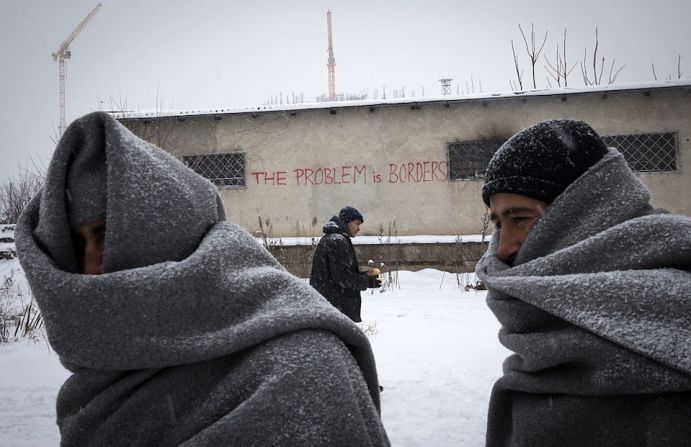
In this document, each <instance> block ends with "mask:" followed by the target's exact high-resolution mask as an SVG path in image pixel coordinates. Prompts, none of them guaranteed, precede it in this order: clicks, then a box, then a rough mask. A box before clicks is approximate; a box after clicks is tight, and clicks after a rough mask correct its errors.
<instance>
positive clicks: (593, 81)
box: [581, 27, 626, 85]
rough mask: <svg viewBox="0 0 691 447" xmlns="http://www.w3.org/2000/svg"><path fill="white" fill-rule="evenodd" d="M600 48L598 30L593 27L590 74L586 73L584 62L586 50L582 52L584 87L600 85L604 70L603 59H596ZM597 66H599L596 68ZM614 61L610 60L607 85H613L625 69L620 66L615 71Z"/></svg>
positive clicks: (586, 56) (586, 55)
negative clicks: (593, 44) (593, 41)
mask: <svg viewBox="0 0 691 447" xmlns="http://www.w3.org/2000/svg"><path fill="white" fill-rule="evenodd" d="M599 46H600V36H599V31H598V28H597V27H595V48H594V50H593V66H592V70H593V72H592V74H591V73H589V72H588V66H587V63H586V60H588V49H587V48H586V49H585V50H583V61H581V74H582V75H583V83H584V84H585V85H601V84H602V75H603V73H604V70H605V57H604V56H602V59H598V55H597V50H598V48H599ZM598 64H599V66H598ZM615 64H616V59H612V64H611V66H610V69H609V76H608V79H607V85H611V84H614V83H615V82H616V80H617V77H618V76H619V73H621V71H622V70H623V69H624V68H625V67H626V65H622V66H620V67H619V68H617V69H616V70H615Z"/></svg>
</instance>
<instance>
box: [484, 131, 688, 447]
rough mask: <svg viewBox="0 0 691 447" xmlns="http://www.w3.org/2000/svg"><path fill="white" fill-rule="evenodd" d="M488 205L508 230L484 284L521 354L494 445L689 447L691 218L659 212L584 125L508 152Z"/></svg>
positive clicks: (487, 261)
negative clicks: (685, 446) (687, 446)
mask: <svg viewBox="0 0 691 447" xmlns="http://www.w3.org/2000/svg"><path fill="white" fill-rule="evenodd" d="M482 198H483V200H484V202H485V203H486V204H487V205H488V206H489V207H490V211H491V217H492V220H493V222H494V224H495V225H496V231H495V233H494V236H493V238H492V241H491V243H490V246H489V248H488V250H487V253H486V254H485V255H484V257H483V258H482V259H481V260H480V262H479V263H478V266H477V274H478V276H479V278H480V279H481V280H482V281H483V282H484V283H485V284H486V285H487V288H488V290H489V293H488V295H487V302H488V304H489V307H490V308H491V309H492V311H493V312H494V314H495V315H496V316H497V318H498V319H499V321H500V323H501V324H502V329H501V331H500V333H499V339H500V341H501V342H502V343H503V344H504V345H505V346H506V347H508V348H509V349H510V350H512V351H513V352H514V354H513V355H511V356H510V357H509V358H507V359H506V361H505V362H504V375H503V376H502V377H501V378H500V379H499V380H498V381H497V382H496V384H495V386H494V388H493V390H492V396H491V400H490V405H489V415H488V423H487V445H488V446H490V447H494V446H562V447H564V446H643V445H645V446H682V445H689V441H690V440H691V424H689V421H691V293H689V290H691V272H690V271H691V219H689V218H688V217H684V216H675V215H670V214H667V213H665V212H663V211H661V210H654V209H653V208H652V207H651V205H650V194H649V192H648V190H647V189H646V187H645V186H644V185H643V184H642V183H641V182H640V181H639V180H638V179H637V178H636V177H635V176H634V175H633V174H632V172H631V170H630V169H629V168H628V166H627V164H626V162H625V160H624V157H623V156H622V155H621V154H620V153H619V152H618V151H617V150H615V149H612V148H610V149H608V148H607V147H606V146H605V144H604V143H603V141H602V140H601V139H600V137H599V136H598V135H597V133H596V132H595V131H594V130H593V129H592V128H591V127H590V126H589V125H587V124H585V123H583V122H579V121H571V120H557V121H547V122H543V123H539V124H537V125H535V126H533V127H530V128H528V129H525V130H523V131H521V132H519V133H518V134H516V135H514V136H513V137H512V138H511V139H509V140H508V141H507V142H506V143H504V145H503V146H502V147H501V148H500V149H499V150H498V151H497V153H496V154H495V155H494V157H493V158H492V160H491V161H490V163H489V166H488V169H487V173H486V177H485V184H484V187H483V189H482Z"/></svg>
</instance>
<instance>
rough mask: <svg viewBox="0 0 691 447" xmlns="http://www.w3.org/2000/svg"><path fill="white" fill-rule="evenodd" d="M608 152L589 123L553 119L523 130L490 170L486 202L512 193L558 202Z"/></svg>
mask: <svg viewBox="0 0 691 447" xmlns="http://www.w3.org/2000/svg"><path fill="white" fill-rule="evenodd" d="M606 153H607V146H606V145H605V143H604V142H603V141H602V139H601V138H600V136H599V135H598V134H597V132H595V131H594V130H593V128H592V127H590V126H589V125H588V124H586V123H584V122H582V121H574V120H553V121H544V122H541V123H538V124H535V125H534V126H532V127H528V128H527V129H523V130H522V131H520V132H518V133H517V134H516V135H514V136H513V137H511V138H510V139H509V140H508V141H507V142H506V143H504V144H503V145H502V146H501V147H500V148H499V150H497V152H496V153H495V154H494V156H493V157H492V159H491V160H490V162H489V166H488V167H487V173H486V175H485V184H484V186H483V187H482V200H483V201H484V202H485V204H487V206H489V198H490V196H491V195H492V194H496V193H500V192H508V193H514V194H521V195H524V196H528V197H532V198H534V199H538V200H541V201H543V202H546V203H552V201H554V199H555V198H556V197H557V196H558V195H560V194H561V193H562V192H564V190H565V189H566V188H567V187H568V186H569V185H570V184H571V183H573V181H574V180H576V179H577V178H578V177H580V176H581V175H582V174H583V173H584V172H585V171H587V170H588V168H590V167H591V166H592V165H594V164H595V163H597V162H598V160H600V159H601V158H602V157H603V156H604V155H605V154H606Z"/></svg>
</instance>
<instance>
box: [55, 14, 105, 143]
mask: <svg viewBox="0 0 691 447" xmlns="http://www.w3.org/2000/svg"><path fill="white" fill-rule="evenodd" d="M100 8H101V4H100V3H99V4H98V5H96V7H95V8H94V9H92V10H91V12H90V13H89V14H87V15H86V17H84V19H82V21H81V22H79V25H77V27H76V28H75V29H74V30H73V31H72V32H71V33H70V35H69V36H67V39H65V41H64V42H62V44H61V45H60V47H59V48H58V50H57V51H56V52H55V53H53V54H52V56H53V60H54V61H58V72H59V76H60V124H59V125H58V132H59V134H60V135H59V137H62V134H63V133H64V132H65V127H66V124H65V59H69V58H70V57H71V56H72V54H71V52H70V50H69V47H70V44H71V43H72V41H73V40H74V39H75V38H76V37H77V35H78V34H79V33H80V32H82V30H83V29H84V27H86V24H87V23H89V21H90V20H91V19H92V18H93V17H94V16H95V15H96V13H97V12H98V10H99V9H100Z"/></svg>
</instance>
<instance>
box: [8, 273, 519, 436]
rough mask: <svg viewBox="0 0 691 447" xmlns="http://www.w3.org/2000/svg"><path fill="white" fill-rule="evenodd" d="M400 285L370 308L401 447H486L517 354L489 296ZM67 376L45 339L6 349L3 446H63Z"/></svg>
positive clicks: (449, 285)
mask: <svg viewBox="0 0 691 447" xmlns="http://www.w3.org/2000/svg"><path fill="white" fill-rule="evenodd" d="M0 264H4V265H2V267H3V268H2V270H3V272H7V270H8V269H9V268H10V264H13V266H12V267H13V268H16V266H17V264H16V260H12V261H4V262H0ZM15 274H21V272H15ZM398 282H399V284H400V288H394V289H393V290H390V291H386V292H383V293H380V292H379V291H374V293H370V292H366V293H364V294H363V310H362V313H363V319H364V321H363V323H362V325H363V328H364V329H365V330H366V331H367V332H368V333H369V337H370V340H371V342H372V346H373V348H374V352H375V355H376V358H377V366H378V370H379V377H380V381H381V384H382V385H383V386H384V388H385V390H384V393H383V394H382V418H383V421H384V425H385V427H386V429H387V432H388V434H389V437H390V439H391V443H392V445H394V446H435V447H436V446H480V445H483V444H484V433H485V420H486V412H487V404H488V400H489V393H490V389H491V386H492V384H493V382H494V381H495V380H496V378H497V377H498V376H499V375H500V373H501V362H502V360H503V359H504V358H505V357H506V355H507V353H508V351H506V350H505V349H504V348H503V347H502V346H501V345H500V344H499V342H498V341H497V331H498V329H499V325H498V323H497V322H496V320H495V319H494V317H493V316H492V314H491V313H490V311H489V310H488V309H487V306H486V305H485V300H484V299H485V292H476V291H473V290H470V291H465V290H464V289H462V288H459V286H458V283H457V278H456V276H455V275H451V274H448V273H444V272H440V271H436V270H423V271H420V272H415V273H413V272H405V271H404V272H399V276H398ZM67 375H68V373H67V371H65V370H64V369H63V368H62V366H61V365H60V363H59V361H58V359H57V356H56V355H55V354H54V353H53V352H52V351H50V350H49V349H48V347H47V345H46V344H45V342H42V341H40V340H39V341H34V342H27V341H19V342H15V343H10V344H3V345H0V445H2V446H50V445H57V444H58V442H59V434H58V430H57V427H56V425H55V397H56V394H57V391H58V389H59V387H60V385H61V383H62V382H63V381H64V380H65V379H66V378H67Z"/></svg>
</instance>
